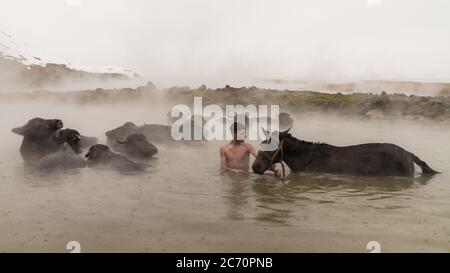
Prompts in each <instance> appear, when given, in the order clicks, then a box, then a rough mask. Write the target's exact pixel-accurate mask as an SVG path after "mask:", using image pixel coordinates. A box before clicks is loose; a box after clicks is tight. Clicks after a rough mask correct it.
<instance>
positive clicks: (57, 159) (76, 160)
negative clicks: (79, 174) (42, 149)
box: [36, 143, 87, 172]
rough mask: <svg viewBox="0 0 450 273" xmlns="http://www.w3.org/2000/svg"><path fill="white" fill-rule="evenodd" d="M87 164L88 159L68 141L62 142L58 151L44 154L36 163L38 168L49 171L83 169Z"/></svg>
mask: <svg viewBox="0 0 450 273" xmlns="http://www.w3.org/2000/svg"><path fill="white" fill-rule="evenodd" d="M86 166H87V163H86V161H84V160H83V159H82V158H81V157H80V156H79V155H78V154H77V153H75V152H74V150H73V148H72V146H71V145H69V144H67V143H64V144H62V145H61V147H60V148H59V150H58V151H56V152H54V153H51V154H48V155H46V156H44V157H43V158H41V159H40V160H39V161H38V162H37V163H36V169H38V170H40V171H47V172H49V171H60V170H61V171H64V170H71V169H81V168H84V167H86Z"/></svg>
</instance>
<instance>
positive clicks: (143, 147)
mask: <svg viewBox="0 0 450 273" xmlns="http://www.w3.org/2000/svg"><path fill="white" fill-rule="evenodd" d="M117 143H118V145H115V146H114V149H115V150H117V151H118V152H121V153H125V154H126V155H128V156H131V157H136V158H150V157H152V156H154V155H155V154H157V153H158V148H156V146H155V145H153V144H151V143H150V142H148V140H147V138H146V137H145V136H144V135H143V134H131V135H129V136H128V137H127V139H126V140H120V139H118V140H117Z"/></svg>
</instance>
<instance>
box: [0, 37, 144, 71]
mask: <svg viewBox="0 0 450 273" xmlns="http://www.w3.org/2000/svg"><path fill="white" fill-rule="evenodd" d="M0 55H1V56H3V57H4V58H5V59H9V60H15V61H18V62H20V63H22V64H24V65H25V66H27V67H28V69H30V66H31V65H36V66H46V65H47V64H57V65H65V66H66V67H67V68H69V69H72V70H76V71H84V72H88V73H100V74H122V75H126V76H128V77H129V78H136V77H137V74H136V73H135V72H133V71H132V70H131V69H125V68H122V67H118V66H103V67H102V66H98V67H97V66H83V65H73V64H71V63H67V62H64V61H61V60H56V59H53V58H46V57H43V56H41V55H39V54H34V51H33V50H32V49H31V47H30V46H29V45H28V44H26V43H21V42H18V41H16V40H15V39H14V38H13V37H12V36H11V35H9V34H7V33H5V32H0ZM38 56H39V57H38Z"/></svg>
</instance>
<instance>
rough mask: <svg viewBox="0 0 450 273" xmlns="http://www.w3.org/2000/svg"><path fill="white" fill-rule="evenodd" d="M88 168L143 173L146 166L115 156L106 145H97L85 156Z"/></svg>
mask: <svg viewBox="0 0 450 273" xmlns="http://www.w3.org/2000/svg"><path fill="white" fill-rule="evenodd" d="M86 158H87V159H88V166H89V167H100V168H107V169H112V170H116V171H120V172H136V171H145V169H146V168H147V166H146V165H143V164H138V163H135V162H133V161H131V160H129V159H128V158H126V157H125V156H123V155H120V154H115V153H113V152H112V151H111V149H110V148H109V147H108V146H106V145H101V144H97V145H94V146H92V147H91V148H90V149H89V152H88V153H87V154H86Z"/></svg>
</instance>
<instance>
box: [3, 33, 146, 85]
mask: <svg viewBox="0 0 450 273" xmlns="http://www.w3.org/2000/svg"><path fill="white" fill-rule="evenodd" d="M136 78H138V75H137V74H136V73H134V72H133V71H131V70H130V69H124V68H120V67H89V66H82V65H74V64H71V63H68V62H64V61H61V60H56V59H52V58H47V57H44V56H41V55H38V54H35V52H34V51H33V49H32V48H31V47H30V46H29V45H28V44H25V43H21V42H18V41H16V40H15V39H14V38H13V37H12V36H11V35H9V34H7V33H5V32H1V31H0V92H2V91H5V90H6V91H15V90H36V89H42V88H51V87H56V88H57V87H59V86H63V85H67V84H91V85H92V84H95V83H96V82H99V83H100V82H107V81H124V80H132V79H136ZM100 85H101V84H100ZM97 87H101V86H97Z"/></svg>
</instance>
